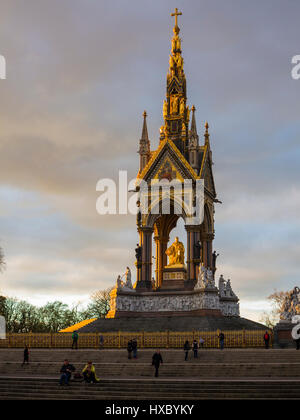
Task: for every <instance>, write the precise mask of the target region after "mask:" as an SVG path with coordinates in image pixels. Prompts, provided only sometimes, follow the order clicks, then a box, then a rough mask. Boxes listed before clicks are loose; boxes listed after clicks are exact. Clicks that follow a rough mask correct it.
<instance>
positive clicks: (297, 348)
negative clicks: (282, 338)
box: [295, 337, 300, 350]
mask: <svg viewBox="0 0 300 420" xmlns="http://www.w3.org/2000/svg"><path fill="white" fill-rule="evenodd" d="M295 342H296V350H300V337H299V338H297V339H296V340H295Z"/></svg>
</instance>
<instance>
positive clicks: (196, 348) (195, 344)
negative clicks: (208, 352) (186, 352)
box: [193, 340, 198, 359]
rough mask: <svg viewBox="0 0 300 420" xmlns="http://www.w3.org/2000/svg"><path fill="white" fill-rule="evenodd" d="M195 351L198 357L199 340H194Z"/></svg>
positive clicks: (195, 356)
mask: <svg viewBox="0 0 300 420" xmlns="http://www.w3.org/2000/svg"><path fill="white" fill-rule="evenodd" d="M193 351H194V358H195V359H196V358H197V357H198V342H197V340H194V341H193Z"/></svg>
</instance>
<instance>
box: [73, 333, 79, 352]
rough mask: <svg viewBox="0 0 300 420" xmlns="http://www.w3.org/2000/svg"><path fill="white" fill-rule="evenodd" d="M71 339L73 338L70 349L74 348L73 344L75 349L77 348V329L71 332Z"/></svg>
mask: <svg viewBox="0 0 300 420" xmlns="http://www.w3.org/2000/svg"><path fill="white" fill-rule="evenodd" d="M72 339H73V342H72V349H74V346H75V349H76V350H77V349H78V332H77V331H74V332H73V334H72Z"/></svg>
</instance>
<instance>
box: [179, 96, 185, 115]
mask: <svg viewBox="0 0 300 420" xmlns="http://www.w3.org/2000/svg"><path fill="white" fill-rule="evenodd" d="M184 110H185V104H184V98H181V101H180V114H181V115H184Z"/></svg>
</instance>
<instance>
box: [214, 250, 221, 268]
mask: <svg viewBox="0 0 300 420" xmlns="http://www.w3.org/2000/svg"><path fill="white" fill-rule="evenodd" d="M219 255H220V254H217V253H216V251H214V252H213V254H212V268H213V269H216V263H217V258H218V256H219Z"/></svg>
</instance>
